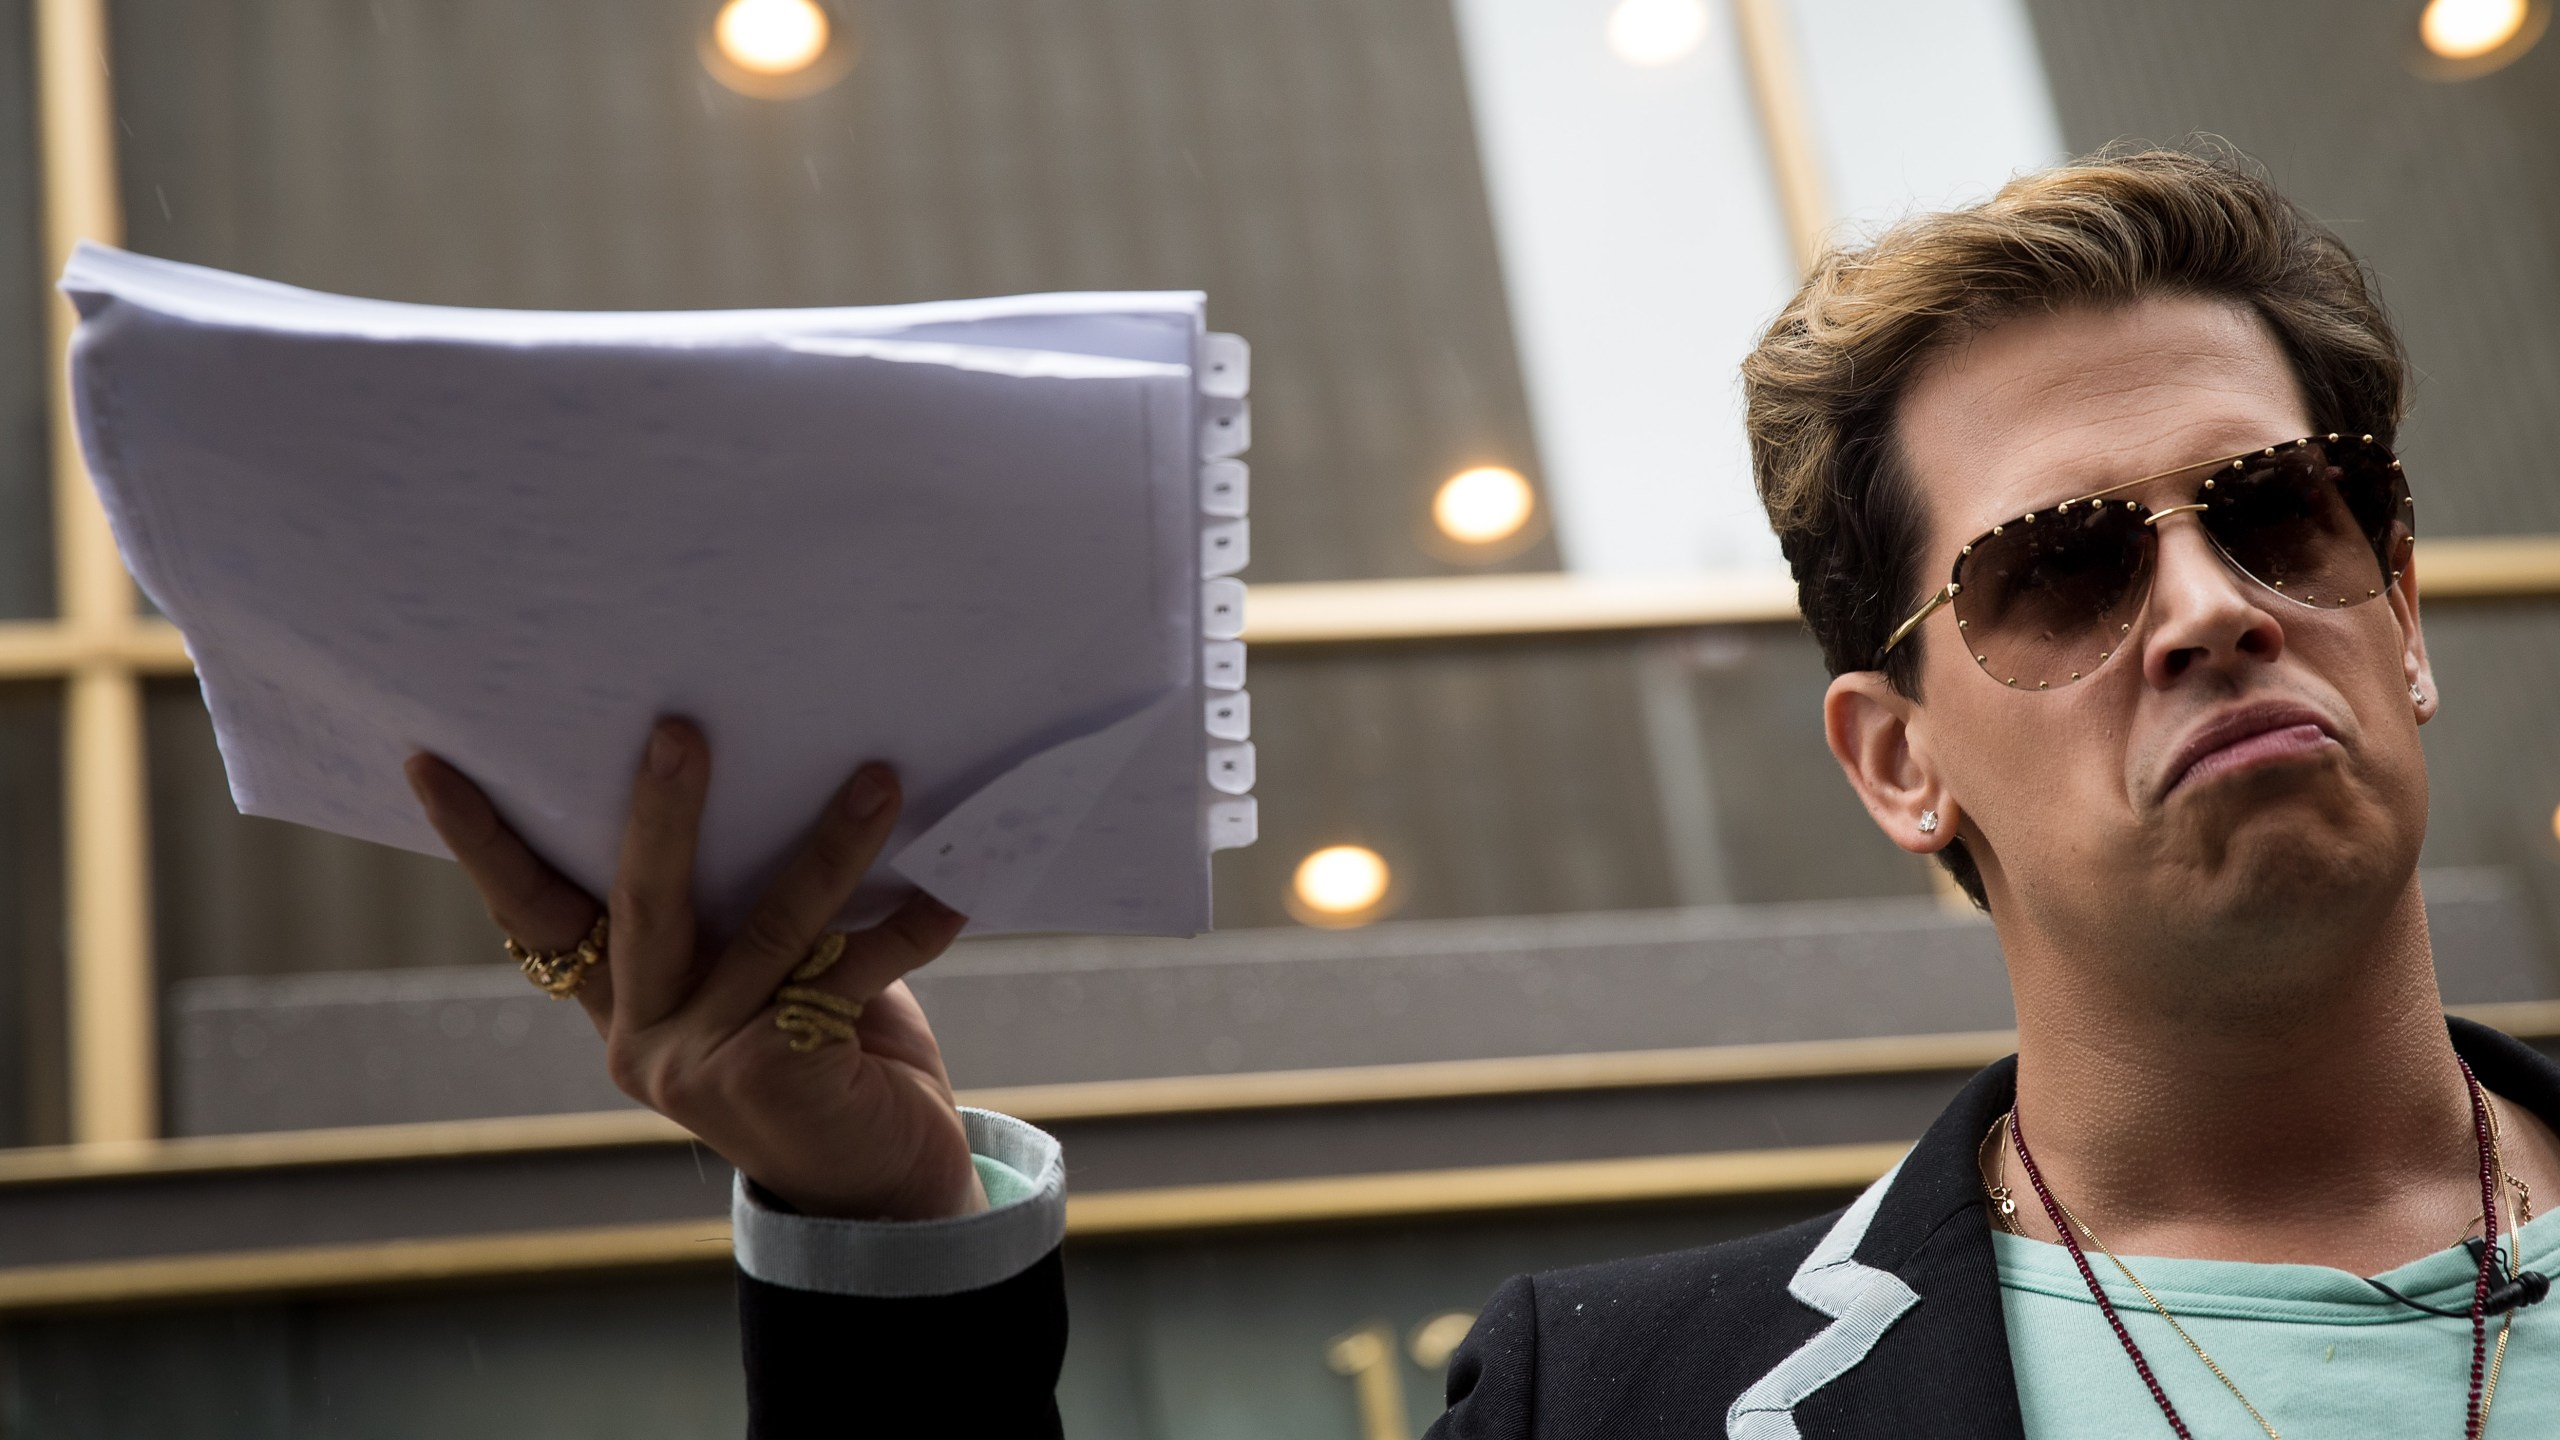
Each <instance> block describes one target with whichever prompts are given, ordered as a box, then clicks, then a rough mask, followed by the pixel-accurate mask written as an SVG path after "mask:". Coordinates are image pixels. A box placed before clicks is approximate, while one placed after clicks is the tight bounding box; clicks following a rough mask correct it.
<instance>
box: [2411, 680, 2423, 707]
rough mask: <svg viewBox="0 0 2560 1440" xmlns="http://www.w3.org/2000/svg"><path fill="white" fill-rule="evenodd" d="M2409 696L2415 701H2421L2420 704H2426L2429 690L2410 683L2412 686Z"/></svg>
mask: <svg viewBox="0 0 2560 1440" xmlns="http://www.w3.org/2000/svg"><path fill="white" fill-rule="evenodd" d="M2409 698H2410V699H2412V700H2414V701H2416V702H2418V703H2419V704H2421V705H2424V704H2426V703H2427V692H2426V691H2424V690H2421V689H2419V688H2418V687H2417V686H2416V685H2415V684H2414V683H2413V684H2411V685H2410V687H2409Z"/></svg>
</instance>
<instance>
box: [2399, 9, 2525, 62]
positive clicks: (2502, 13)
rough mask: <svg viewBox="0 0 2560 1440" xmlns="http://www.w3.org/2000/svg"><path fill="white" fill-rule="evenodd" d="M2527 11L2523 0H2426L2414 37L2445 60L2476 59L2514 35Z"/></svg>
mask: <svg viewBox="0 0 2560 1440" xmlns="http://www.w3.org/2000/svg"><path fill="white" fill-rule="evenodd" d="M2531 14H2532V7H2530V6H2528V5H2527V4H2526V3H2525V0H2427V8H2426V12H2425V13H2424V14H2422V15H2420V16H2419V17H2418V39H2419V40H2420V41H2421V42H2423V43H2424V44H2425V45H2426V47H2427V48H2428V49H2430V50H2432V51H2434V52H2435V53H2437V54H2438V55H2441V56H2443V57H2444V58H2446V59H2447V60H2477V59H2479V58H2480V57H2481V56H2483V55H2486V54H2488V53H2489V52H2490V51H2492V50H2495V49H2497V48H2498V47H2499V46H2501V45H2504V44H2506V43H2507V42H2508V41H2510V40H2513V39H2514V38H2516V33H2517V32H2518V31H2520V30H2522V29H2524V22H2525V21H2526V19H2527V18H2529V17H2530V16H2531Z"/></svg>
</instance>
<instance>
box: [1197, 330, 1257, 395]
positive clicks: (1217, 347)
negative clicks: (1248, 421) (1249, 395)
mask: <svg viewBox="0 0 2560 1440" xmlns="http://www.w3.org/2000/svg"><path fill="white" fill-rule="evenodd" d="M1252 383H1253V347H1252V346H1250V345H1247V344H1246V343H1245V341H1244V337H1243V336H1241V335H1222V334H1219V333H1217V332H1216V331H1211V332H1210V333H1208V334H1206V335H1203V336H1201V337H1200V393H1201V394H1203V395H1210V396H1215V397H1216V398H1218V399H1221V400H1241V399H1243V398H1244V394H1245V390H1246V387H1248V386H1249V385H1251V384H1252Z"/></svg>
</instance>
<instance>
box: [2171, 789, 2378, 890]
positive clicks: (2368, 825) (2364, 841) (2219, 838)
mask: <svg viewBox="0 0 2560 1440" xmlns="http://www.w3.org/2000/svg"><path fill="white" fill-rule="evenodd" d="M2338 778H2339V777H2337V776H2335V775H2334V774H2330V775H2318V774H2313V775H2304V774H2302V773H2300V772H2294V773H2292V774H2284V773H2281V772H2275V773H2270V774H2267V775H2263V776H2252V777H2247V782H2246V783H2232V782H2225V783H2219V784H2215V785H2212V786H2210V787H2207V788H2205V789H2203V790H2200V791H2198V792H2197V793H2195V794H2193V795H2185V794H2181V795H2173V796H2172V797H2171V802H2172V803H2171V805H2170V807H2169V811H2168V814H2167V815H2166V816H2165V817H2164V818H2166V819H2167V820H2168V821H2169V824H2168V825H2167V826H2166V827H2165V832H2166V833H2165V834H2164V835H2163V837H2162V838H2163V840H2164V842H2165V844H2164V853H2161V854H2160V856H2159V858H2160V859H2161V860H2163V861H2165V862H2167V863H2166V865H2165V866H2164V868H2166V869H2169V870H2172V871H2178V872H2183V876H2184V881H2185V884H2186V886H2187V887H2188V902H2187V903H2189V904H2191V905H2193V906H2194V907H2196V910H2197V918H2198V919H2200V920H2206V921H2207V922H2208V923H2211V921H2212V920H2213V919H2216V918H2218V919H2220V920H2221V921H2222V922H2223V923H2224V924H2226V925H2230V926H2235V927H2238V928H2241V929H2248V928H2253V927H2258V926H2286V927H2292V926H2297V925H2300V924H2301V923H2303V922H2304V921H2305V920H2306V918H2308V919H2310V920H2312V922H2313V923H2314V925H2315V927H2316V926H2317V924H2318V921H2319V920H2320V919H2322V918H2331V917H2338V918H2342V917H2343V916H2344V915H2349V914H2354V913H2357V912H2358V911H2359V910H2360V909H2361V908H2362V907H2361V906H2359V905H2358V904H2357V903H2356V901H2358V900H2359V899H2370V900H2372V901H2374V902H2375V903H2385V902H2387V898H2388V897H2389V896H2392V895H2395V894H2397V893H2398V891H2399V888H2400V885H2401V884H2402V883H2403V882H2405V881H2406V879H2407V878H2408V874H2409V872H2410V871H2412V870H2413V869H2414V868H2415V867H2416V863H2417V855H2416V841H2417V839H2418V836H2417V835H2415V834H2413V835H2410V836H2409V837H2407V841H2406V843H2405V845H2404V844H2403V843H2400V842H2401V841H2402V836H2401V834H2400V827H2399V826H2398V825H2397V824H2396V823H2395V822H2394V820H2393V817H2392V816H2390V815H2389V814H2387V813H2384V811H2383V810H2382V808H2381V807H2380V806H2378V805H2375V804H2373V803H2371V802H2370V801H2368V800H2365V799H2363V797H2360V796H2357V795H2355V794H2353V793H2350V792H2349V790H2348V787H2346V786H2344V785H2342V784H2339V783H2336V782H2337V780H2338ZM2180 801H2184V802H2185V803H2183V804H2181V803H2179V802H2180Z"/></svg>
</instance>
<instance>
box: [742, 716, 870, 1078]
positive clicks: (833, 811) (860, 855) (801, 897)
mask: <svg viewBox="0 0 2560 1440" xmlns="http://www.w3.org/2000/svg"><path fill="white" fill-rule="evenodd" d="M898 802H899V796H898V780H897V776H896V775H894V774H892V773H891V772H890V770H889V767H888V766H886V765H876V764H875V765H865V766H863V767H862V768H861V769H859V770H857V771H855V772H854V773H853V778H851V779H849V780H847V781H846V782H845V783H844V785H843V787H842V788H841V789H839V790H837V791H836V793H835V796H834V798H833V799H831V800H829V801H828V802H827V808H826V809H825V810H823V811H821V812H820V813H819V816H818V820H817V823H816V824H815V825H813V826H812V827H811V828H810V831H809V838H808V839H807V840H806V841H805V842H803V843H802V844H801V847H800V851H799V853H798V854H796V855H794V856H792V857H791V861H790V863H789V864H788V865H786V866H784V867H783V871H782V874H781V875H780V876H779V877H777V878H776V879H775V880H774V882H773V884H772V886H771V887H770V888H769V889H767V890H766V891H765V893H764V898H762V899H760V900H758V901H757V902H756V908H755V909H754V911H752V912H751V913H750V914H749V915H748V916H747V923H746V925H745V927H744V928H743V929H742V930H740V931H739V933H738V938H737V939H736V940H735V941H734V942H733V943H731V945H730V946H729V948H728V950H727V952H726V953H724V954H723V955H722V956H721V958H720V963H719V964H718V965H717V966H716V967H714V969H713V970H712V972H711V974H710V975H709V976H708V977H707V978H706V979H705V980H704V981H703V985H702V989H701V992H700V994H699V996H698V997H697V1001H696V1003H697V1006H698V1009H699V1012H700V1018H701V1019H702V1020H703V1022H704V1023H705V1024H706V1025H708V1026H710V1027H712V1028H714V1029H718V1030H728V1029H733V1028H735V1027H736V1026H737V1025H739V1024H740V1023H742V1022H744V1021H745V1020H746V1019H747V1018H748V1017H750V1016H752V1015H753V1014H755V1012H756V1011H758V1010H761V1009H763V1008H764V1005H765V1001H766V1000H767V999H768V998H769V997H770V996H771V995H772V994H773V991H774V987H775V986H777V985H780V984H781V983H782V982H783V980H784V978H785V977H786V976H788V975H789V974H790V973H791V971H792V970H793V969H794V968H796V967H797V966H798V965H799V964H800V962H801V961H802V960H803V959H805V958H807V956H808V954H809V950H810V947H812V946H813V945H815V944H816V943H817V940H818V937H819V936H820V935H821V934H822V933H824V931H825V930H826V926H827V922H828V921H830V920H833V919H834V918H835V916H836V912H838V911H840V910H842V909H843V908H844V906H845V902H846V901H847V900H850V899H851V898H853V891H854V887H855V886H857V885H859V884H861V883H862V877H863V876H864V875H865V874H867V873H869V871H870V869H871V862H872V861H874V860H876V859H878V858H879V856H880V847H881V846H883V845H885V844H887V843H888V840H889V832H890V830H891V829H892V828H894V827H895V826H896V825H897V823H898ZM857 998H859V997H857Z"/></svg>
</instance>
